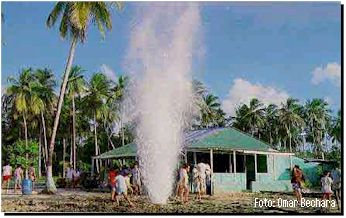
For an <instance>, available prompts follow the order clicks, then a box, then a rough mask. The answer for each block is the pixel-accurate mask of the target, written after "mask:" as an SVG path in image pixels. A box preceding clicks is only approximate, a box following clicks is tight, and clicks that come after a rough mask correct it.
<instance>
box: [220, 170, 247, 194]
mask: <svg viewBox="0 0 346 218" xmlns="http://www.w3.org/2000/svg"><path fill="white" fill-rule="evenodd" d="M245 189H246V174H245V173H214V190H213V191H214V194H219V193H226V192H240V191H243V190H245Z"/></svg>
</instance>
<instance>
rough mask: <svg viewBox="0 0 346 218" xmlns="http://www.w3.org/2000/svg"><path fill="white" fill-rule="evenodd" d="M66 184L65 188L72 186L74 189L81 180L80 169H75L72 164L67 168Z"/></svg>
mask: <svg viewBox="0 0 346 218" xmlns="http://www.w3.org/2000/svg"><path fill="white" fill-rule="evenodd" d="M65 178H66V185H65V189H67V188H71V187H72V189H73V190H74V189H75V188H76V186H77V185H78V183H79V181H80V170H79V169H78V168H77V169H73V168H72V166H71V164H69V165H68V167H67V168H66V170H65Z"/></svg>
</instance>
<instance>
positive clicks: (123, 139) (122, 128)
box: [120, 117, 125, 146]
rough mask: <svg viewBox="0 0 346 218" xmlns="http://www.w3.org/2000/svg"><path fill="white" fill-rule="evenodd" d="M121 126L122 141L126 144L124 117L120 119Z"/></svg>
mask: <svg viewBox="0 0 346 218" xmlns="http://www.w3.org/2000/svg"><path fill="white" fill-rule="evenodd" d="M120 128H121V142H122V146H124V145H125V137H124V127H123V119H122V117H121V120H120Z"/></svg>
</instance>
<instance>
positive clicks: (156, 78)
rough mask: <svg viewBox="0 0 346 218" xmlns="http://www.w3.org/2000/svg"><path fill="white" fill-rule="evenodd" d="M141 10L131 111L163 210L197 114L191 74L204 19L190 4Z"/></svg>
mask: <svg viewBox="0 0 346 218" xmlns="http://www.w3.org/2000/svg"><path fill="white" fill-rule="evenodd" d="M137 9H138V10H137V16H136V19H137V20H139V22H136V25H134V27H133V29H132V33H131V38H130V47H129V50H128V56H127V58H126V65H127V67H128V68H129V72H130V73H131V74H133V75H132V77H133V78H134V81H133V84H132V85H131V88H130V94H129V95H130V96H128V97H129V99H132V100H131V101H130V102H131V103H129V104H132V109H133V110H129V108H127V109H126V110H128V112H127V116H128V115H129V111H130V112H131V115H132V116H134V119H135V122H136V144H137V146H138V157H139V165H140V169H141V171H142V176H143V184H144V186H145V188H146V191H147V193H148V195H149V198H150V200H151V201H152V202H153V203H157V204H164V203H167V199H168V197H169V196H170V194H171V193H172V188H173V182H174V180H175V175H174V170H175V168H176V166H177V163H178V156H179V154H180V152H181V149H182V139H183V130H184V128H185V127H186V126H187V124H188V123H189V122H190V118H191V114H192V113H193V111H194V105H193V92H192V83H191V80H192V79H191V68H192V57H193V55H194V54H195V52H194V51H195V42H196V39H197V35H198V30H199V27H200V14H199V7H198V5H197V4H196V3H188V2H183V3H172V2H171V3H157V2H155V3H150V4H144V3H140V4H139V7H138V8H137ZM129 104H127V105H128V106H129Z"/></svg>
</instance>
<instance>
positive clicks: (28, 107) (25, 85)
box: [7, 68, 44, 178]
mask: <svg viewBox="0 0 346 218" xmlns="http://www.w3.org/2000/svg"><path fill="white" fill-rule="evenodd" d="M9 82H10V83H11V85H10V86H9V87H8V89H7V91H8V94H9V95H11V99H12V100H13V101H14V105H15V109H16V110H17V111H18V113H21V115H22V117H23V125H24V136H25V146H26V148H27V147H28V125H27V119H28V116H29V113H32V114H34V115H37V114H39V113H40V112H41V111H42V110H43V108H44V103H43V101H42V99H41V98H40V96H39V93H40V89H39V87H40V86H39V84H38V83H37V82H36V81H35V79H34V76H33V73H32V69H31V68H28V69H24V70H23V71H22V72H21V73H20V75H19V78H18V79H15V78H13V77H10V78H9ZM26 159H28V156H26ZM25 175H26V178H28V171H27V169H26V170H25Z"/></svg>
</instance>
